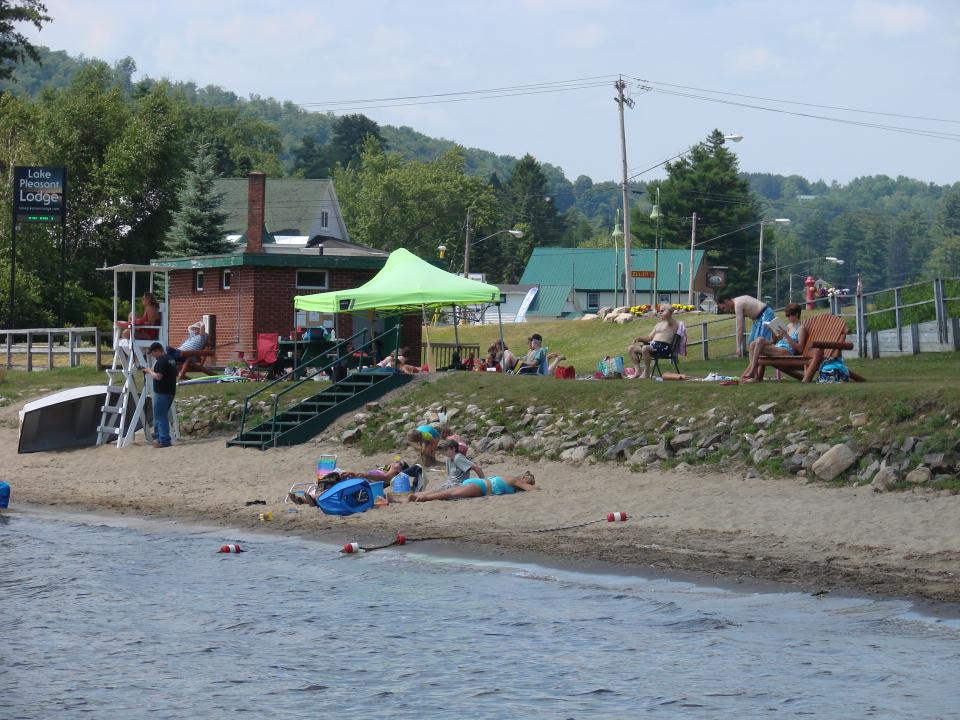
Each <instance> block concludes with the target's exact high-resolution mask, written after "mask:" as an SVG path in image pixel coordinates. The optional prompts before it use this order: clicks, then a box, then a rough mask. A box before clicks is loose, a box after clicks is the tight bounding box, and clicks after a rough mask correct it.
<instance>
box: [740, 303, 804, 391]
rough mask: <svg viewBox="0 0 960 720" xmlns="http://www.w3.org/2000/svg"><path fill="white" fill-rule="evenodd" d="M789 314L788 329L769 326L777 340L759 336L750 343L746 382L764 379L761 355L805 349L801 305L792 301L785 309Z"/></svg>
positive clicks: (794, 353)
mask: <svg viewBox="0 0 960 720" xmlns="http://www.w3.org/2000/svg"><path fill="white" fill-rule="evenodd" d="M783 313H784V315H786V316H787V327H786V331H784V330H782V329H777V330H774V329H772V328H768V329H769V330H770V331H771V332H772V333H773V334H774V336H775V337H776V338H777V341H776V342H773V341H772V340H767V339H766V338H765V337H762V336H761V337H758V338H757V339H756V340H754V341H753V342H752V343H750V364H749V365H747V369H746V370H744V371H743V381H744V382H755V381H757V380H763V369H764V368H763V367H762V366H761V365H760V358H761V357H773V356H777V355H779V356H787V357H789V356H792V355H796V354H797V353H799V352H800V351H801V350H803V340H802V339H801V333H802V332H803V326H802V325H801V324H800V306H799V305H798V304H797V303H790V304H789V305H787V306H786V307H785V308H784V309H783Z"/></svg>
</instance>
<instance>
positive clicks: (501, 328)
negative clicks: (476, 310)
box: [497, 303, 506, 347]
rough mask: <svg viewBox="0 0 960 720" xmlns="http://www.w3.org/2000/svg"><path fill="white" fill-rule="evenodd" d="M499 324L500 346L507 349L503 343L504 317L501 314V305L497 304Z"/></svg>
mask: <svg viewBox="0 0 960 720" xmlns="http://www.w3.org/2000/svg"><path fill="white" fill-rule="evenodd" d="M497 324H498V325H499V326H500V345H501V347H506V343H504V342H503V315H501V314H500V303H497Z"/></svg>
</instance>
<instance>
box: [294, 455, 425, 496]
mask: <svg viewBox="0 0 960 720" xmlns="http://www.w3.org/2000/svg"><path fill="white" fill-rule="evenodd" d="M414 468H416V471H417V472H416V473H415V474H416V476H417V477H419V476H420V473H422V472H423V470H422V468H420V466H419V465H414V466H413V467H411V466H409V465H407V464H406V463H405V462H401V461H399V460H397V461H394V462H392V463H390V464H389V465H387V466H386V467H384V468H374V469H373V470H334V471H332V472H328V473H327V474H326V475H324V476H323V477H322V478H320V479H319V480H317V482H316V484H315V485H311V486H310V487H309V488H308V489H307V490H304V491H298V492H289V493H287V499H288V500H290V502H292V503H295V504H297V505H311V506H313V507H316V505H317V498H318V497H320V496H321V495H322V494H323V493H324V492H326V491H327V490H329V489H330V488H332V487H333V486H334V485H336V484H337V483H338V482H340V481H341V480H347V479H348V478H363V479H364V480H370V481H372V482H377V481H380V482H383V483H384V485H386V484H387V483H389V482H390V481H391V480H393V478H394V477H396V476H397V475H399V474H400V473H401V472H403V471H407V472H412V471H413V470H414Z"/></svg>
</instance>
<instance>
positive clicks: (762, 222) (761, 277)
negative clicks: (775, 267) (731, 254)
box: [757, 218, 790, 300]
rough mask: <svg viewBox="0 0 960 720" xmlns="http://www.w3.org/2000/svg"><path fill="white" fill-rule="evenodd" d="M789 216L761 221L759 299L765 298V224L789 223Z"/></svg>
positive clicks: (758, 262) (758, 269)
mask: <svg viewBox="0 0 960 720" xmlns="http://www.w3.org/2000/svg"><path fill="white" fill-rule="evenodd" d="M789 224H790V220H789V218H776V219H774V220H761V221H760V253H759V254H758V256H757V299H758V300H760V299H762V298H763V295H762V293H763V226H764V225H789Z"/></svg>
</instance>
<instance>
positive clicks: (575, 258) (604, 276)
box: [520, 247, 713, 318]
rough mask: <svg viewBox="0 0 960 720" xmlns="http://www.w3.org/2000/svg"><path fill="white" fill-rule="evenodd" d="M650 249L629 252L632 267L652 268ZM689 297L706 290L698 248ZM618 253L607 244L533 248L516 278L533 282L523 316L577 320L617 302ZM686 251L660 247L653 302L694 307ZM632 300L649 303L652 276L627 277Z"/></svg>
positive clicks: (620, 301) (619, 280)
mask: <svg viewBox="0 0 960 720" xmlns="http://www.w3.org/2000/svg"><path fill="white" fill-rule="evenodd" d="M654 258H655V253H654V251H653V250H648V249H640V250H634V251H633V254H632V265H633V268H632V269H633V270H634V271H641V272H643V271H646V272H650V271H652V270H653V266H654ZM693 259H694V270H693V288H694V295H695V296H696V297H695V298H694V299H695V300H697V301H699V300H700V295H701V294H703V293H709V294H712V292H713V290H712V289H711V288H710V287H708V285H707V272H706V268H705V267H704V251H703V250H697V251H695V252H694V257H693ZM623 264H624V263H623V253H618V252H615V251H614V250H613V249H612V248H566V247H538V248H534V250H533V254H532V255H531V256H530V260H529V261H528V262H527V266H526V268H525V269H524V271H523V276H522V277H521V278H520V283H521V284H522V285H536V286H537V287H538V291H537V295H536V297H535V298H534V300H533V303H532V304H531V305H530V309H529V310H528V311H527V314H528V315H530V316H531V317H540V318H577V317H580V316H581V315H583V314H584V313H590V312H596V311H597V310H599V309H600V308H601V307H616V306H619V305H623V303H624V300H623V293H624V277H623ZM689 264H690V251H689V250H679V249H674V248H670V249H661V250H660V261H659V274H660V280H659V282H658V283H657V294H658V297H657V299H656V301H657V302H658V303H678V304H682V305H688V304H690V305H697V304H698V302H693V303H691V302H689V300H688V295H689V284H690V276H689V274H688V273H689V267H688V266H689ZM630 281H631V282H632V283H633V289H634V297H635V298H636V303H637V304H644V303H646V304H651V305H652V304H653V303H654V298H653V285H654V281H653V279H652V278H643V277H639V278H638V277H635V278H631V279H630Z"/></svg>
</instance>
